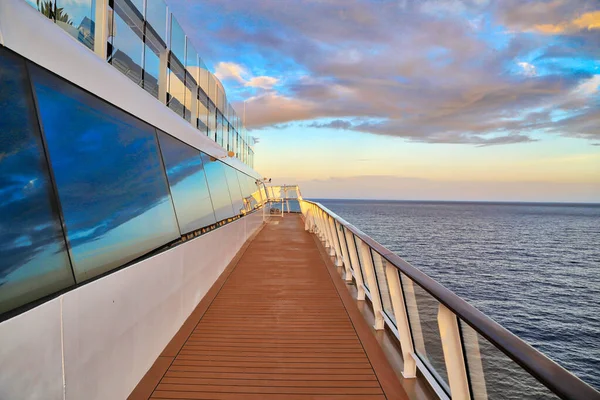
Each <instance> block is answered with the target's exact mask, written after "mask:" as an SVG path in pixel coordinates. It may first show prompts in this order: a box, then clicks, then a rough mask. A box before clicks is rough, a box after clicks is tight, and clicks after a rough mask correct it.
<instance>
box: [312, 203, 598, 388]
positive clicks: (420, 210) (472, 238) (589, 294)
mask: <svg viewBox="0 0 600 400" xmlns="http://www.w3.org/2000/svg"><path fill="white" fill-rule="evenodd" d="M319 202H321V203H322V204H323V205H325V206H326V207H328V208H329V209H331V210H332V211H333V212H335V213H337V214H338V215H340V216H341V217H342V218H344V219H346V220H347V221H348V222H350V223H352V224H353V225H355V226H356V227H358V228H359V229H361V230H362V231H364V232H365V233H366V234H368V235H369V236H371V237H372V238H374V239H375V240H377V241H378V242H379V243H381V244H383V245H384V246H385V247H387V248H389V249H390V250H392V251H394V252H395V253H396V254H398V255H400V256H401V257H403V258H404V259H405V260H407V261H408V262H410V263H411V264H412V265H414V266H415V267H417V268H420V269H421V270H422V271H424V272H426V273H427V274H428V275H430V276H431V277H433V278H434V279H436V280H437V281H438V282H440V283H441V284H443V285H444V286H446V287H447V288H449V289H451V290H453V291H454V292H455V293H457V294H458V295H459V296H461V297H462V298H464V299H465V300H467V301H469V302H470V303H471V304H473V305H474V306H475V307H477V308H478V309H480V310H481V311H483V312H484V313H486V314H487V315H488V316H490V317H491V318H493V319H494V320H496V321H497V322H499V323H500V324H502V325H503V326H504V327H506V328H507V329H509V330H510V331H512V332H513V333H514V334H516V335H517V336H519V337H521V338H522V339H524V340H525V341H527V342H528V343H529V344H531V345H532V346H533V347H535V348H537V349H538V350H540V351H541V352H543V353H544V354H546V355H547V356H549V357H550V358H552V359H553V360H555V361H556V362H558V363H559V364H561V365H562V366H563V367H565V368H566V369H568V370H569V371H571V372H572V373H574V374H575V375H577V376H579V377H580V378H581V379H583V380H584V381H586V382H588V383H589V384H591V385H592V386H594V387H596V388H597V389H600V205H573V204H570V205H561V204H531V203H520V204H517V203H463V202H461V203H454V202H401V201H367V200H319Z"/></svg>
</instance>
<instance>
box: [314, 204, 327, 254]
mask: <svg viewBox="0 0 600 400" xmlns="http://www.w3.org/2000/svg"><path fill="white" fill-rule="evenodd" d="M315 213H316V215H317V221H318V227H319V239H321V242H323V246H325V248H327V235H326V231H325V222H324V221H323V213H322V212H321V209H320V208H318V207H316V206H315Z"/></svg>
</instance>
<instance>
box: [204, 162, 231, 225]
mask: <svg viewBox="0 0 600 400" xmlns="http://www.w3.org/2000/svg"><path fill="white" fill-rule="evenodd" d="M202 160H203V161H204V171H205V172H206V179H207V180H208V187H209V188H210V197H211V198H212V202H213V207H214V209H215V217H216V218H217V221H221V220H224V219H227V218H230V217H232V216H233V215H234V213H233V208H232V206H231V197H230V195H229V187H228V186H227V178H226V177H225V169H224V168H225V167H224V164H223V163H222V162H220V161H217V160H216V159H214V158H212V157H210V156H208V155H206V154H204V153H202Z"/></svg>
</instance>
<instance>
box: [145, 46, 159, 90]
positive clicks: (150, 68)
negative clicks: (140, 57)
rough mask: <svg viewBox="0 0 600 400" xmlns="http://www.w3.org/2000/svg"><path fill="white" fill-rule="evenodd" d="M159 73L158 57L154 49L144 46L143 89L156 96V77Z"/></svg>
mask: <svg viewBox="0 0 600 400" xmlns="http://www.w3.org/2000/svg"><path fill="white" fill-rule="evenodd" d="M159 73H160V58H159V56H158V55H157V54H155V53H154V51H153V50H152V49H151V48H150V47H148V46H146V51H145V52H144V83H143V86H144V89H146V91H147V92H148V93H150V94H151V95H152V96H154V97H156V98H158V77H159Z"/></svg>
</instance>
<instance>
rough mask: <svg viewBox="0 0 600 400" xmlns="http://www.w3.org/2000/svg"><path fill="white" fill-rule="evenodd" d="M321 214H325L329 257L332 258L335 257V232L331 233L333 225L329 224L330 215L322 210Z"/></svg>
mask: <svg viewBox="0 0 600 400" xmlns="http://www.w3.org/2000/svg"><path fill="white" fill-rule="evenodd" d="M321 212H322V213H323V222H324V225H325V233H326V234H327V242H328V245H329V256H330V257H335V246H334V244H333V243H334V240H333V232H331V224H330V222H329V215H327V213H326V212H325V211H323V210H321Z"/></svg>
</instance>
